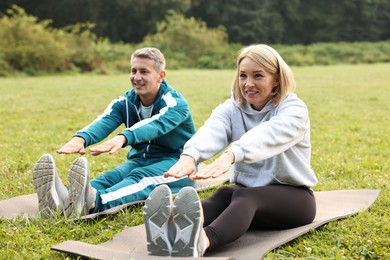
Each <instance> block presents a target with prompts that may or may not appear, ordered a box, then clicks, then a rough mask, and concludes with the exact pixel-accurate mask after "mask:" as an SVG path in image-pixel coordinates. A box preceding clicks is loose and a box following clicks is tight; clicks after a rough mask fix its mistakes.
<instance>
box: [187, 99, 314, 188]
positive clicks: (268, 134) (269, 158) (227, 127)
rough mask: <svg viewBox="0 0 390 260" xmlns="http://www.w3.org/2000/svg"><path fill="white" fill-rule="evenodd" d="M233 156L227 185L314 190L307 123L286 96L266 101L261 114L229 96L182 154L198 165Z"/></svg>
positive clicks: (300, 107)
mask: <svg viewBox="0 0 390 260" xmlns="http://www.w3.org/2000/svg"><path fill="white" fill-rule="evenodd" d="M229 145H230V147H229V148H228V149H227V151H231V152H233V154H234V156H235V162H234V165H233V167H232V172H231V181H232V182H235V183H238V184H242V185H244V186H246V187H256V186H265V185H270V184H288V185H293V186H306V187H313V186H314V185H315V184H316V183H317V178H316V176H315V173H314V172H313V170H312V169H311V167H310V156H311V144H310V120H309V112H308V109H307V107H306V105H305V103H304V102H303V101H302V100H300V99H299V98H298V97H297V95H296V94H293V93H292V94H289V95H288V96H287V97H286V98H285V99H284V100H283V101H282V102H281V103H280V104H279V106H275V105H274V103H273V102H272V100H271V101H269V102H268V103H267V104H266V105H265V107H264V108H263V109H262V110H261V111H257V110H254V109H253V108H252V107H251V106H250V105H249V104H248V103H246V102H244V104H243V105H241V106H239V105H238V104H237V103H236V102H235V100H234V98H233V96H232V97H231V98H230V99H228V100H226V101H225V102H224V103H223V104H221V105H219V106H217V107H216V108H215V109H214V110H213V112H212V114H211V116H210V118H209V119H207V121H206V122H205V124H204V125H203V126H202V127H201V128H200V129H199V130H198V132H197V133H196V134H195V135H194V136H193V137H192V138H191V139H190V140H189V141H188V142H187V143H186V144H185V146H184V151H183V154H187V155H190V156H192V157H194V158H195V160H196V161H197V162H202V161H205V160H207V159H209V158H211V157H212V156H214V155H216V154H218V153H219V152H221V151H223V150H224V149H225V148H226V147H228V146H229Z"/></svg>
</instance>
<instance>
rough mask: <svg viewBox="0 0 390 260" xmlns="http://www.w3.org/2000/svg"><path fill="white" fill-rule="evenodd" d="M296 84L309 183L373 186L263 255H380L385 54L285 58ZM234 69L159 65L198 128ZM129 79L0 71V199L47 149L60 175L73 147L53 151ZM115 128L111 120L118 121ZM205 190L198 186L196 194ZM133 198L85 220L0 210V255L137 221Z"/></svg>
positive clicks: (385, 223) (98, 238) (385, 161)
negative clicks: (339, 214)
mask: <svg viewBox="0 0 390 260" xmlns="http://www.w3.org/2000/svg"><path fill="white" fill-rule="evenodd" d="M293 71H294V72H295V75H296V79H297V82H298V88H297V93H298V95H299V96H300V97H301V99H303V100H304V101H305V102H306V104H307V105H308V107H309V110H310V117H311V125H312V127H311V129H312V135H311V137H312V146H313V150H312V167H313V169H314V170H315V172H316V173H317V176H318V179H319V184H318V185H317V186H316V187H315V188H314V189H315V190H316V191H323V190H335V189H381V190H382V193H381V195H380V197H379V199H378V200H377V201H376V202H375V204H374V205H373V207H372V208H371V209H370V210H368V211H365V212H363V213H361V214H359V215H357V216H355V217H351V218H348V219H346V220H343V221H336V222H331V223H329V224H327V225H325V226H324V227H322V228H319V229H317V230H313V231H311V232H310V233H308V234H307V235H304V236H302V237H300V238H298V239H296V240H294V241H293V242H291V243H288V244H287V245H284V246H283V247H280V248H278V249H276V250H274V251H273V252H271V253H269V254H268V255H267V257H268V258H312V259H324V258H326V259H343V258H345V259H351V258H353V259H364V258H375V259H387V258H390V253H389V249H388V248H389V245H390V238H389V235H388V234H390V220H389V218H388V216H389V215H390V210H389V208H390V195H389V183H390V177H389V176H390V159H389V158H390V143H389V142H390V120H389V119H390V116H389V111H390V102H389V100H390V77H389V71H390V64H375V65H359V66H358V65H343V66H325V67H324V66H318V67H299V68H293ZM233 74H234V71H229V70H227V71H210V70H181V71H168V76H167V80H168V82H169V83H170V84H171V85H172V86H174V87H175V88H176V89H178V90H179V91H180V92H182V93H183V94H184V96H185V97H186V99H187V100H188V102H189V104H190V108H191V111H192V113H193V117H194V120H195V123H196V128H199V127H200V126H201V125H202V123H203V122H204V121H205V120H206V118H207V117H208V116H209V115H210V113H211V110H212V109H213V108H214V107H215V106H216V105H218V104H219V103H221V102H223V101H224V100H225V99H227V98H228V97H229V96H230V83H231V81H232V79H233ZM129 88H130V83H129V82H128V76H127V75H126V74H123V75H109V76H107V75H106V76H97V75H63V76H47V77H36V78H29V77H22V78H0V91H1V95H0V120H1V121H0V199H2V200H3V199H7V198H11V197H14V196H18V195H22V194H29V193H33V192H34V189H33V185H32V182H31V175H32V169H33V167H34V164H35V162H36V160H37V159H38V158H39V157H40V156H41V155H42V154H44V153H51V154H53V155H54V158H55V160H56V163H57V167H58V168H59V173H60V176H61V178H62V179H63V180H64V182H65V183H66V182H67V180H66V175H67V169H68V167H69V164H70V163H71V162H72V161H73V159H74V158H76V157H77V155H69V156H63V155H62V156H60V155H56V154H55V153H54V151H55V150H56V149H58V148H59V147H61V146H62V145H63V144H64V143H65V142H66V141H67V140H69V139H70V138H71V137H72V135H73V134H74V133H75V131H76V130H78V129H80V128H82V127H83V126H85V125H86V124H87V123H89V122H91V121H92V120H93V119H95V117H96V116H97V115H98V114H100V113H101V112H102V111H103V110H104V109H105V107H106V106H107V104H108V103H109V101H110V100H112V99H113V98H116V97H117V96H119V95H121V94H122V93H123V92H125V91H126V90H128V89H129ZM120 130H121V129H118V131H120ZM126 152H127V150H126V149H123V150H122V151H121V152H119V153H118V154H114V155H101V156H99V157H92V156H91V155H89V154H87V155H86V156H87V158H88V160H89V162H90V168H91V175H92V176H97V175H99V174H100V173H102V172H104V171H105V170H108V169H111V168H112V167H114V166H116V165H117V164H119V163H120V162H122V161H123V160H124V157H125V154H126ZM201 196H206V194H201ZM141 213H142V210H141V208H140V207H138V208H133V209H128V210H125V211H123V212H121V213H119V214H117V215H115V216H110V217H107V218H100V219H97V220H93V221H78V222H69V221H67V220H66V219H65V218H63V217H62V216H56V217H55V218H52V219H34V218H22V217H20V218H17V219H15V220H4V219H1V220H0V225H1V231H0V255H1V258H4V259H38V258H42V259H46V258H54V259H63V258H65V257H67V256H66V255H64V254H60V253H56V252H52V251H50V246H52V245H55V244H57V243H60V242H62V241H65V240H80V241H84V242H88V243H94V244H96V243H101V242H104V241H106V240H108V239H110V238H112V237H113V236H114V235H115V234H117V233H119V232H120V231H122V230H123V229H124V228H126V227H128V226H133V225H138V224H141V223H142V214H141Z"/></svg>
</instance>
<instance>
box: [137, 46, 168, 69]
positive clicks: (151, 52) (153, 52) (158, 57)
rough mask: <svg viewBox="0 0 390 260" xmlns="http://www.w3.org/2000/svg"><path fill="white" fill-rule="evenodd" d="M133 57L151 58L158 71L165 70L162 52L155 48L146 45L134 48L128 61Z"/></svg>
mask: <svg viewBox="0 0 390 260" xmlns="http://www.w3.org/2000/svg"><path fill="white" fill-rule="evenodd" d="M134 58H144V59H151V60H153V61H154V62H155V68H156V70H157V71H158V72H160V71H163V70H165V57H164V55H163V54H162V52H161V51H160V50H159V49H157V48H152V47H146V48H142V49H138V50H136V51H135V52H134V53H133V54H132V55H131V59H130V63H132V62H133V59H134Z"/></svg>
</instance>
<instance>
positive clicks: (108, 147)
mask: <svg viewBox="0 0 390 260" xmlns="http://www.w3.org/2000/svg"><path fill="white" fill-rule="evenodd" d="M125 143H126V137H125V136H124V135H117V136H115V137H113V138H111V139H109V140H107V141H105V142H104V143H101V144H99V145H96V146H94V147H91V148H89V151H90V152H91V154H92V155H94V156H96V155H99V154H102V153H109V154H113V153H115V152H116V151H118V150H119V149H121V148H122V147H123V145H124V144H125Z"/></svg>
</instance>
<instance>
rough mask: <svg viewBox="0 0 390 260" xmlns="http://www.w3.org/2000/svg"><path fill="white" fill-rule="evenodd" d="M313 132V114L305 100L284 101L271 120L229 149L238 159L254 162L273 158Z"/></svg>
mask: <svg viewBox="0 0 390 260" xmlns="http://www.w3.org/2000/svg"><path fill="white" fill-rule="evenodd" d="M309 133H310V122H309V113H308V110H307V107H306V105H305V104H304V103H303V102H302V101H297V100H289V101H285V102H283V103H282V104H281V105H280V106H279V107H278V108H277V110H276V113H275V115H274V116H273V117H271V119H270V120H269V121H266V122H263V123H261V124H260V125H258V126H256V127H254V128H252V129H251V130H249V131H248V132H246V133H245V134H244V135H243V136H242V137H241V138H240V139H239V140H237V141H235V142H233V143H232V145H231V147H230V148H229V149H228V150H229V151H231V152H233V153H234V155H235V161H236V162H240V161H243V162H246V163H254V162H258V161H261V160H265V159H268V158H271V157H273V156H275V155H278V154H280V153H282V152H284V151H286V150H287V149H290V148H291V147H293V146H294V145H296V144H297V143H298V142H300V141H302V140H303V139H304V138H305V136H306V134H309Z"/></svg>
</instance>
